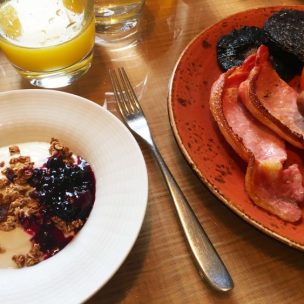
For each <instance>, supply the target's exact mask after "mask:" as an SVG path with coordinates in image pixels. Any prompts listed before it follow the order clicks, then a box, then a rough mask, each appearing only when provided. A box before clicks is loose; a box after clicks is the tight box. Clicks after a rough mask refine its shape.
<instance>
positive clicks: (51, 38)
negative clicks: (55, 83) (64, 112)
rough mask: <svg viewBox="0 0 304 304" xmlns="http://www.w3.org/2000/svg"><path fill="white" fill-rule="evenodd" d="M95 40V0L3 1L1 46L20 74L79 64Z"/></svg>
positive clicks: (0, 13) (88, 54) (48, 70)
mask: <svg viewBox="0 0 304 304" xmlns="http://www.w3.org/2000/svg"><path fill="white" fill-rule="evenodd" d="M94 40H95V20H94V10H93V1H92V0H27V1H20V0H11V1H4V2H3V3H2V2H1V1H0V48H1V49H2V51H3V52H4V53H5V55H6V57H7V58H8V60H9V61H10V62H11V63H12V64H13V65H14V66H15V67H16V68H17V70H19V72H20V71H21V74H24V73H25V74H27V73H32V74H36V75H37V73H42V76H43V73H49V72H53V71H60V70H61V69H65V68H67V67H71V66H73V65H74V64H78V63H79V62H80V61H82V60H84V59H85V58H86V57H88V56H89V57H90V54H91V52H92V49H93V46H94ZM90 58H91V57H90ZM26 76H29V77H31V74H29V75H26Z"/></svg>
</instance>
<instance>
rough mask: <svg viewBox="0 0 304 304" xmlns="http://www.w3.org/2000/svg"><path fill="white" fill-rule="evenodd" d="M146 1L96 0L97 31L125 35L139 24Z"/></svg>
mask: <svg viewBox="0 0 304 304" xmlns="http://www.w3.org/2000/svg"><path fill="white" fill-rule="evenodd" d="M144 2H145V1H144V0H95V18H96V30H97V32H100V33H102V34H108V35H116V36H117V35H122V36H123V35H125V34H127V33H128V32H130V31H131V30H133V29H134V28H135V27H136V26H137V24H138V20H139V17H140V14H141V11H142V8H143V5H144Z"/></svg>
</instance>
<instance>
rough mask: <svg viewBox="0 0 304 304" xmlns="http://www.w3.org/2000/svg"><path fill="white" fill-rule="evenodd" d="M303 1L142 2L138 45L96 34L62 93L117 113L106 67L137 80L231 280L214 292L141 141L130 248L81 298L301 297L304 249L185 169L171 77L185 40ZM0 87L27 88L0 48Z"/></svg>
mask: <svg viewBox="0 0 304 304" xmlns="http://www.w3.org/2000/svg"><path fill="white" fill-rule="evenodd" d="M302 3H303V2H302V1H275V0H273V1H262V0H251V1H244V0H231V1H227V0H147V1H146V6H145V10H144V14H143V20H142V25H141V31H140V35H139V37H138V38H139V41H138V43H137V45H134V46H133V47H130V48H123V47H122V45H120V46H117V45H112V46H107V47H105V46H103V45H101V44H100V40H99V37H98V36H97V38H96V46H95V56H94V61H93V65H92V68H91V69H90V71H89V72H88V73H87V74H86V75H85V76H84V77H82V78H81V79H80V80H79V81H77V82H76V83H75V84H73V85H71V86H70V87H67V88H65V89H63V91H66V92H70V93H73V94H77V95H80V96H83V97H86V98H89V99H91V100H93V101H95V102H96V103H99V104H101V105H102V104H104V103H105V102H107V106H108V108H109V110H110V111H111V112H113V113H114V114H115V115H118V113H117V111H116V107H115V103H114V99H113V95H112V93H111V90H112V89H111V85H110V81H109V78H108V75H107V70H108V68H109V67H113V66H120V65H123V66H124V67H125V68H126V69H127V70H128V71H129V74H130V75H131V80H132V82H133V84H135V85H136V90H137V94H138V96H140V99H141V103H142V106H143V108H144V110H145V112H146V116H147V118H148V120H149V122H150V126H151V129H152V133H153V134H154V136H155V141H156V143H157V145H158V147H159V149H160V151H161V153H162V155H163V157H164V159H165V160H166V162H167V164H168V166H169V167H170V169H171V171H172V173H173V174H174V176H175V177H176V179H177V181H178V183H179V185H180V187H181V188H182V190H183V192H184V193H185V195H186V197H187V198H188V200H189V202H190V204H191V206H192V207H193V209H194V211H195V213H196V214H197V216H198V218H199V220H200V221H201V223H202V224H203V226H204V228H205V230H206V231H207V233H208V235H209V237H210V239H211V240H212V242H213V244H214V246H215V247H216V249H217V251H218V253H219V254H220V256H221V257H222V259H223V261H224V262H225V264H226V266H227V268H228V269H229V271H230V273H231V275H232V277H233V280H234V282H235V288H234V289H233V290H232V291H231V292H229V293H225V294H223V293H218V292H216V291H214V290H212V289H211V288H210V287H209V286H207V284H206V283H205V282H204V281H203V280H202V279H201V277H200V276H199V275H198V273H197V270H196V268H195V266H194V264H193V262H192V259H191V257H190V254H189V251H188V248H187V246H186V244H185V240H184V236H183V233H182V231H181V229H180V226H179V223H178V220H177V217H176V214H175V210H174V207H173V204H172V202H171V199H170V196H169V194H168V191H167V189H166V187H165V184H164V182H163V180H162V178H161V174H160V171H159V169H158V167H157V165H156V162H155V161H154V159H153V157H152V155H151V153H150V152H149V150H148V149H147V148H146V147H145V145H144V144H143V143H142V142H139V144H140V146H141V147H142V150H143V153H144V157H145V160H146V164H147V168H148V176H149V199H148V208H147V213H146V217H145V220H144V223H143V227H142V229H141V232H140V235H139V237H138V239H137V241H136V243H135V245H134V248H133V250H132V251H131V253H130V254H129V256H128V257H127V259H126V260H125V262H124V263H123V265H122V266H121V267H120V269H119V270H118V271H117V273H116V274H115V275H114V276H113V278H111V280H110V281H109V282H108V283H107V284H106V285H105V286H104V287H103V288H102V289H101V290H100V291H98V292H97V293H96V294H95V295H94V296H93V297H92V298H91V299H90V300H88V301H87V304H97V303H98V304H100V303H131V304H134V303H241V304H243V303H246V304H248V303H259V304H262V303H265V304H268V303H284V304H286V303H303V302H304V287H303V283H304V279H303V270H304V259H303V253H302V252H300V251H297V250H295V249H292V248H289V247H288V246H287V245H284V244H282V243H280V242H279V241H276V240H274V239H272V238H270V237H268V236H266V235H264V234H263V233H261V232H260V231H258V230H257V229H255V228H253V227H252V226H251V225H249V224H247V223H246V222H244V221H243V220H242V219H240V218H239V217H238V216H237V215H235V214H234V213H233V212H232V211H231V210H230V209H228V208H227V207H226V206H224V205H223V204H222V203H221V202H220V201H218V200H217V199H216V198H215V197H214V196H213V195H212V194H211V193H210V191H209V190H208V189H207V188H206V187H205V186H204V185H203V184H202V182H201V181H200V180H199V179H198V177H197V176H196V174H195V173H194V172H193V171H192V170H191V169H190V167H189V166H188V164H187V163H186V161H185V159H184V157H183V155H182V154H181V152H180V150H179V148H178V146H177V144H176V142H175V139H174V136H173V133H172V131H171V127H170V124H169V120H168V114H167V95H168V81H169V78H170V76H171V73H172V70H173V68H174V65H175V63H176V61H177V59H178V57H179V55H180V53H181V52H182V50H183V49H184V47H185V46H186V45H187V44H188V43H189V41H190V40H191V39H192V38H193V37H194V36H195V35H196V34H198V33H199V32H201V31H202V30H204V29H205V28H206V27H208V26H210V25H212V24H213V23H215V22H217V21H219V20H221V19H222V18H224V17H226V16H229V15H231V14H234V13H236V12H239V11H242V10H246V9H250V8H255V7H262V6H270V5H281V4H291V5H292V4H302ZM0 74H1V81H0V90H1V91H6V90H12V89H19V88H23V89H26V88H32V87H31V85H30V84H28V83H27V81H25V80H22V79H21V78H20V77H19V76H18V75H17V73H16V72H15V70H14V69H13V68H12V66H11V65H10V64H9V63H8V62H7V60H6V59H5V58H4V57H3V55H2V54H0Z"/></svg>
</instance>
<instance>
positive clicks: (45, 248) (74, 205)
mask: <svg viewBox="0 0 304 304" xmlns="http://www.w3.org/2000/svg"><path fill="white" fill-rule="evenodd" d="M28 182H29V184H30V185H31V186H32V187H34V188H35V191H34V192H33V193H32V197H33V198H35V199H37V200H38V201H39V203H40V205H41V211H40V216H38V217H34V218H27V219H24V222H23V227H24V228H25V229H26V230H27V231H28V232H30V233H32V234H33V238H32V241H33V242H34V243H37V244H39V246H40V250H41V251H42V252H43V253H44V254H45V255H46V257H49V256H52V255H53V254H55V253H56V252H58V251H59V250H61V249H62V248H63V247H64V246H65V245H66V244H67V243H69V242H70V241H71V239H72V238H73V235H68V236H66V235H64V233H63V232H62V231H61V230H60V229H58V228H57V226H56V222H54V218H57V219H59V221H61V222H62V223H64V224H66V225H68V224H70V223H73V222H75V221H80V222H81V223H82V224H83V223H84V222H85V221H86V219H87V217H88V216H89V214H90V211H91V209H92V207H93V203H94V200H95V177H94V174H93V171H92V169H91V166H90V165H89V164H88V163H87V162H86V161H85V160H83V159H81V158H80V157H78V158H77V161H75V163H71V162H67V161H65V160H64V158H63V157H62V156H61V155H60V154H55V155H53V156H51V157H49V158H48V161H47V162H46V163H45V164H44V165H43V166H42V167H41V168H35V169H34V170H33V174H32V177H31V178H30V179H29V181H28ZM57 222H58V221H57ZM81 227H82V225H80V227H79V228H78V227H77V228H76V232H77V230H79V229H80V228H81ZM74 232H75V230H74Z"/></svg>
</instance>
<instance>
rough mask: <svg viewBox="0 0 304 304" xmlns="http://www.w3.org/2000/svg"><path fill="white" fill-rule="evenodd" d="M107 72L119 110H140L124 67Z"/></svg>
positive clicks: (128, 111) (129, 111)
mask: <svg viewBox="0 0 304 304" xmlns="http://www.w3.org/2000/svg"><path fill="white" fill-rule="evenodd" d="M109 74H110V78H111V82H112V85H113V89H114V95H115V98H116V100H117V104H118V106H119V109H120V111H126V113H132V112H134V111H141V107H140V104H139V102H138V99H137V97H136V94H135V92H134V90H133V87H132V85H131V83H130V80H129V78H128V75H127V73H126V71H125V69H124V68H118V72H115V70H109Z"/></svg>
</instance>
